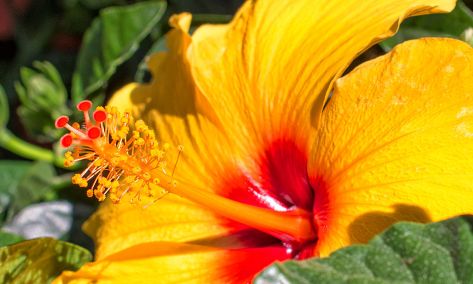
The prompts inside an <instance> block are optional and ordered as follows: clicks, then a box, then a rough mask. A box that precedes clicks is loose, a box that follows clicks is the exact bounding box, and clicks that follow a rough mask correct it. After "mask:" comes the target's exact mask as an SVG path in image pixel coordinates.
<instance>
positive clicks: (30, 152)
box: [0, 128, 70, 169]
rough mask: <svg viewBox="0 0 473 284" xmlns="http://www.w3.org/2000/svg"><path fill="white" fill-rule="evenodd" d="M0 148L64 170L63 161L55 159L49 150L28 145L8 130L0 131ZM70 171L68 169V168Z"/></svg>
mask: <svg viewBox="0 0 473 284" xmlns="http://www.w3.org/2000/svg"><path fill="white" fill-rule="evenodd" d="M0 147H2V148H5V149H7V150H8V151H10V152H12V153H15V154H16V155H18V156H21V157H23V158H27V159H30V160H41V161H46V162H50V163H53V164H54V165H55V166H57V167H60V168H64V159H63V158H59V157H57V156H56V155H55V154H54V153H53V152H52V151H51V150H47V149H44V148H41V147H38V146H36V145H33V144H30V143H28V142H26V141H24V140H22V139H20V138H18V137H16V136H15V135H13V133H11V132H10V131H9V130H8V129H5V128H4V129H2V130H0ZM68 169H70V168H68Z"/></svg>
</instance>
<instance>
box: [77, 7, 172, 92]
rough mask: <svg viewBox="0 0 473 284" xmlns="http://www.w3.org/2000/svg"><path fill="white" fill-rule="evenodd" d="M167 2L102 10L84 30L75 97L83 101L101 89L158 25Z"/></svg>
mask: <svg viewBox="0 0 473 284" xmlns="http://www.w3.org/2000/svg"><path fill="white" fill-rule="evenodd" d="M165 8H166V3H165V1H148V2H143V3H137V4H134V5H129V6H119V7H111V8H106V9H103V10H102V11H101V13H100V17H99V18H97V19H95V20H94V22H93V23H92V26H91V27H90V28H89V29H88V30H87V32H86V33H85V36H84V39H83V44H82V47H81V50H80V52H79V57H78V61H77V62H78V63H77V66H76V70H75V72H74V79H73V86H72V90H73V93H72V97H73V100H74V101H80V100H82V99H84V98H86V97H89V96H90V95H92V94H94V93H96V92H98V91H100V90H101V89H103V88H104V87H105V86H106V85H107V82H108V80H109V79H110V77H111V76H112V75H113V74H114V72H115V70H116V68H117V67H118V66H119V65H121V64H122V63H123V62H125V61H126V60H127V59H129V58H130V57H131V56H132V55H133V54H134V52H135V51H136V50H137V49H138V47H139V43H140V42H141V40H143V39H144V38H145V37H146V36H147V35H148V34H149V33H150V32H151V30H152V29H153V27H155V26H156V24H157V23H158V22H159V20H160V19H161V17H162V15H163V14H164V11H165Z"/></svg>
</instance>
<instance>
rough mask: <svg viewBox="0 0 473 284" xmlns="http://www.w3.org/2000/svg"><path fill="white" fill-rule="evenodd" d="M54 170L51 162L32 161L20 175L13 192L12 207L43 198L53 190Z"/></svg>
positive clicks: (19, 207) (18, 206) (17, 207)
mask: <svg viewBox="0 0 473 284" xmlns="http://www.w3.org/2000/svg"><path fill="white" fill-rule="evenodd" d="M55 181H56V171H55V170H54V167H53V165H52V164H50V163H48V162H44V161H38V162H35V163H33V164H32V165H31V166H30V167H29V168H28V171H27V172H26V173H25V174H24V175H23V176H22V177H21V180H20V182H19V183H18V185H17V187H16V190H15V192H14V209H15V210H20V209H22V208H24V207H26V206H27V205H29V204H31V203H33V202H37V201H39V200H41V199H44V198H45V197H46V196H48V195H49V194H50V192H51V191H53V190H54V184H55Z"/></svg>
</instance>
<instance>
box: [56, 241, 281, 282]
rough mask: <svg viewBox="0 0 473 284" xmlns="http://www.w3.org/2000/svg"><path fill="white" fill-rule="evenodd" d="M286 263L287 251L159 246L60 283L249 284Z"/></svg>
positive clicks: (132, 251) (147, 247) (109, 260)
mask: <svg viewBox="0 0 473 284" xmlns="http://www.w3.org/2000/svg"><path fill="white" fill-rule="evenodd" d="M283 259H285V248H284V247H282V246H281V247H262V248H253V249H239V250H224V249H218V248H210V247H205V246H198V245H190V244H176V243H165V242H155V243H147V244H142V245H138V246H135V247H132V248H129V249H128V250H125V251H121V252H119V253H116V254H114V255H111V256H109V257H107V258H105V259H103V260H100V261H97V262H93V263H89V264H86V265H84V266H83V267H82V268H81V269H80V270H79V271H77V272H71V271H66V272H63V274H62V275H61V276H60V277H59V278H57V279H56V280H55V282H53V283H55V284H60V283H64V284H65V283H71V284H74V283H75V284H78V283H91V282H93V283H100V284H105V283H114V284H117V283H126V284H130V283H235V284H239V283H247V282H249V281H250V280H251V278H252V277H253V276H254V274H255V273H257V272H258V271H260V270H261V269H262V268H264V267H265V266H267V265H269V264H270V263H271V262H272V261H274V260H283Z"/></svg>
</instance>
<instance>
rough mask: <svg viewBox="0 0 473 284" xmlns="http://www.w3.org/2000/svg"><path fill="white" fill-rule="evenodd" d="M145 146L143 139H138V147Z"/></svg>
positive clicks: (136, 143) (136, 142)
mask: <svg viewBox="0 0 473 284" xmlns="http://www.w3.org/2000/svg"><path fill="white" fill-rule="evenodd" d="M144 144H145V140H144V139H143V138H138V139H136V141H135V145H136V146H143V145H144Z"/></svg>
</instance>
